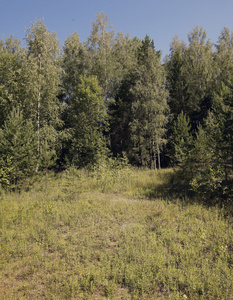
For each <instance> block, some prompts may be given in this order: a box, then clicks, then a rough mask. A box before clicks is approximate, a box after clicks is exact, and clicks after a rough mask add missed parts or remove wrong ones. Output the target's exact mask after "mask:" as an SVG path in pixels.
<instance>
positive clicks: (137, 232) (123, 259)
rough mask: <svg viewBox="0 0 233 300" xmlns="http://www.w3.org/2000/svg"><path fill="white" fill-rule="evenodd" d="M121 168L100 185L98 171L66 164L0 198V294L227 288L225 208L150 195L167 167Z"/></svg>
mask: <svg viewBox="0 0 233 300" xmlns="http://www.w3.org/2000/svg"><path fill="white" fill-rule="evenodd" d="M117 164H118V163H117ZM119 164H120V163H119ZM120 169H121V171H120V170H119V172H121V173H120V174H119V177H118V179H117V180H116V181H115V182H112V189H110V185H109V186H108V189H106V190H105V193H103V189H101V185H100V184H99V185H98V184H96V183H97V178H96V173H95V172H94V174H93V173H91V172H89V173H88V172H87V171H85V170H79V171H77V170H76V171H74V169H73V168H72V170H70V171H69V172H64V173H62V174H60V175H59V176H57V178H54V177H52V176H51V177H50V176H49V177H48V179H49V183H48V186H47V189H46V190H45V189H44V181H43V180H42V181H41V182H40V183H39V182H37V184H36V185H34V186H33V187H32V190H31V191H30V192H27V193H26V192H22V193H21V194H19V193H11V194H7V195H5V196H4V199H1V201H0V233H1V243H0V265H1V288H0V298H2V299H10V298H12V299H14V298H28V297H29V298H32V299H33V298H35V297H36V298H40V299H46V298H56V299H58V300H60V299H93V298H95V299H120V298H123V299H177V300H178V299H207V300H210V299H219V300H220V299H231V298H232V296H233V295H232V282H233V278H232V266H233V252H232V249H233V243H232V234H233V232H232V220H231V217H228V219H226V218H224V217H223V211H222V210H219V209H218V208H206V207H204V206H203V205H199V204H188V203H184V202H183V201H180V200H178V199H174V201H171V200H170V201H168V199H167V200H164V199H163V198H161V199H156V198H150V200H148V198H146V196H145V191H147V192H149V190H150V191H151V192H154V193H155V194H156V191H157V189H159V188H160V186H161V190H162V189H163V185H164V183H165V181H166V180H165V179H166V176H168V175H169V174H170V173H171V172H172V171H171V170H161V171H157V172H155V171H152V170H144V171H142V170H140V171H139V170H133V169H131V172H130V173H129V171H128V167H126V169H124V168H120ZM124 172H125V178H124V180H122V189H120V184H119V181H118V180H120V178H121V176H123V174H124ZM126 178H128V185H126ZM98 182H99V183H100V182H101V180H99V181H98ZM101 184H103V181H102V182H101ZM69 185H70V186H69ZM71 185H73V187H72V186H71ZM118 185H119V187H118ZM69 188H73V193H72V194H71V193H68V192H67V189H68V190H70V189H69ZM132 189H134V191H136V190H137V194H132V193H131V191H132ZM151 195H152V193H151ZM152 199H153V200H154V201H152ZM9 282H10V283H11V284H9ZM12 283H13V284H12Z"/></svg>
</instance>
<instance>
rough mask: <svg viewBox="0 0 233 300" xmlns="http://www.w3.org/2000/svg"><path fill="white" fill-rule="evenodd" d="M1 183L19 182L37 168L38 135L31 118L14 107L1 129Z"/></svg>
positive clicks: (5, 184)
mask: <svg viewBox="0 0 233 300" xmlns="http://www.w3.org/2000/svg"><path fill="white" fill-rule="evenodd" d="M0 166H1V179H0V181H1V184H2V185H3V186H7V185H9V184H17V183H19V182H20V181H22V180H23V179H25V178H27V177H28V176H31V175H32V174H33V173H34V172H35V168H36V136H35V132H34V129H33V125H32V122H31V121H30V120H24V118H23V114H22V112H21V111H20V109H19V108H14V109H13V110H12V112H11V113H10V115H9V116H8V119H7V120H6V121H5V123H4V126H3V128H2V129H0Z"/></svg>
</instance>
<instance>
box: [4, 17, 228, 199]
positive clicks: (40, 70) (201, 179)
mask: <svg viewBox="0 0 233 300" xmlns="http://www.w3.org/2000/svg"><path fill="white" fill-rule="evenodd" d="M110 160H111V161H124V162H125V163H127V164H128V165H132V166H135V167H139V168H150V169H154V170H157V169H161V168H168V167H172V168H174V170H175V171H176V179H175V183H174V187H176V188H177V189H182V190H183V191H185V193H186V194H187V195H188V196H196V197H199V198H200V199H202V200H203V201H205V202H208V203H216V202H220V203H225V202H228V203H229V202H230V201H232V200H233V198H232V197H233V196H232V195H233V33H232V32H231V31H230V30H229V29H228V28H224V29H222V31H221V33H220V35H219V38H218V41H217V43H216V44H213V43H212V42H211V41H210V40H209V39H208V37H207V32H206V31H205V29H203V28H201V27H198V26H196V27H195V28H194V29H193V30H192V31H190V33H189V34H188V42H187V43H186V42H184V41H181V40H179V38H178V37H174V39H173V41H171V45H170V52H169V54H168V55H166V57H165V59H164V60H163V61H162V53H161V51H160V50H159V49H157V45H156V41H155V42H154V41H153V39H151V38H150V37H149V36H145V38H144V39H142V40H141V39H139V38H137V37H133V38H130V37H129V35H126V34H124V33H121V32H115V31H114V30H113V28H112V27H111V26H110V24H109V19H108V17H107V16H106V15H105V14H104V13H100V14H98V15H97V16H96V19H95V21H92V26H91V32H90V36H89V37H88V39H87V40H86V41H84V42H81V41H80V38H79V34H78V33H73V34H71V35H70V36H69V37H67V39H66V41H65V43H64V45H63V46H61V45H60V42H59V40H58V39H57V38H56V33H55V32H49V31H48V29H47V27H46V25H45V23H44V21H43V20H41V19H38V20H36V21H35V22H34V23H33V24H32V25H31V26H29V27H27V28H26V31H25V39H24V42H23V43H22V41H20V40H19V39H17V38H15V37H14V36H10V37H9V38H5V39H4V40H1V41H0V184H1V189H2V190H17V189H21V188H22V187H24V186H25V182H30V180H31V179H32V178H34V177H35V176H41V175H46V174H47V173H48V172H49V171H51V170H53V171H54V172H60V171H64V170H67V169H69V168H70V167H74V168H75V169H86V170H93V169H94V168H97V167H98V166H100V165H101V164H103V162H107V163H108V161H110Z"/></svg>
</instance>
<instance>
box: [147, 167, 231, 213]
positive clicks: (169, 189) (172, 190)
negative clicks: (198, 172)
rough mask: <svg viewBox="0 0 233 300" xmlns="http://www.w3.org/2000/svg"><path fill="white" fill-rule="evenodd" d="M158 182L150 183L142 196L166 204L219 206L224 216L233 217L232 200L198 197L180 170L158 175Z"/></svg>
mask: <svg viewBox="0 0 233 300" xmlns="http://www.w3.org/2000/svg"><path fill="white" fill-rule="evenodd" d="M157 176H158V180H157V181H156V182H149V183H148V184H145V185H144V186H143V187H142V188H141V196H144V197H146V198H147V199H150V200H155V199H161V200H164V201H166V202H168V203H169V202H176V201H177V200H179V201H181V202H182V203H183V204H184V205H185V204H201V205H204V206H206V207H213V206H218V207H219V208H221V209H223V213H224V215H228V216H229V215H230V216H232V215H233V207H232V199H230V198H229V197H228V198H224V197H221V196H219V195H205V194H203V195H197V194H196V193H195V192H194V191H192V189H191V187H190V186H189V185H188V183H186V182H185V180H182V176H181V175H180V172H179V170H168V171H166V172H161V173H158V175H157Z"/></svg>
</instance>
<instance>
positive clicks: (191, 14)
mask: <svg viewBox="0 0 233 300" xmlns="http://www.w3.org/2000/svg"><path fill="white" fill-rule="evenodd" d="M101 11H103V12H104V13H105V14H106V15H107V16H108V17H109V19H110V22H109V23H110V24H112V25H113V28H114V29H115V31H121V32H123V33H128V34H129V35H130V37H134V36H137V37H139V38H140V39H142V38H144V37H145V35H146V34H148V35H149V36H150V38H151V39H154V41H155V46H156V49H157V50H162V52H163V56H164V55H165V54H168V53H169V46H170V43H171V42H172V37H174V36H175V35H177V36H178V37H179V39H181V40H185V41H186V40H187V34H188V33H189V32H190V31H191V30H192V29H193V28H194V27H195V26H196V25H198V26H200V27H203V28H205V29H206V31H207V34H208V37H209V38H210V40H211V41H212V42H214V43H215V42H217V40H218V36H219V35H220V33H221V30H222V29H223V28H224V26H226V27H228V28H229V29H230V30H233V0H0V39H2V38H4V36H6V37H9V36H10V35H11V34H12V35H14V36H16V37H18V38H20V39H21V40H23V38H24V37H25V33H24V30H25V27H26V26H30V25H31V24H32V22H34V21H35V20H36V18H44V21H45V24H46V25H47V27H48V30H49V31H55V32H56V33H57V37H58V39H59V40H60V42H61V44H62V45H63V44H64V41H65V39H66V38H67V37H68V36H69V35H71V34H72V33H74V32H78V33H79V35H80V39H81V41H84V40H87V38H88V36H89V34H90V31H91V20H95V16H96V14H97V13H100V12H101Z"/></svg>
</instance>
